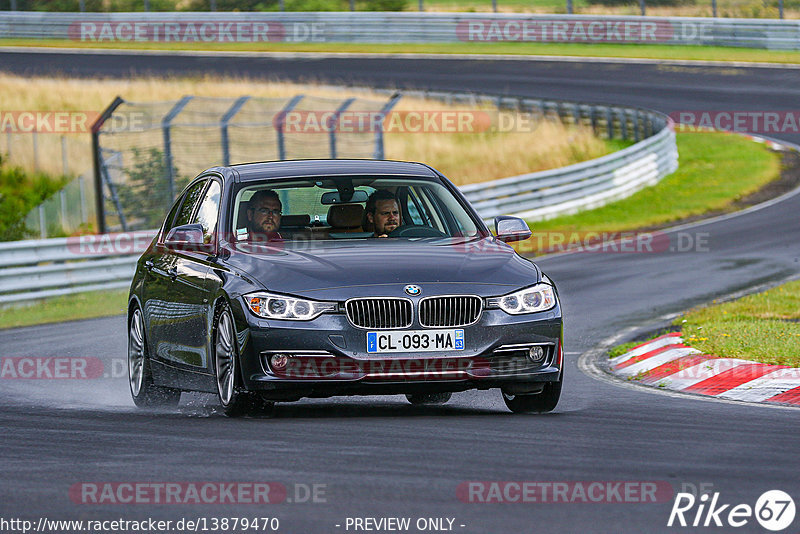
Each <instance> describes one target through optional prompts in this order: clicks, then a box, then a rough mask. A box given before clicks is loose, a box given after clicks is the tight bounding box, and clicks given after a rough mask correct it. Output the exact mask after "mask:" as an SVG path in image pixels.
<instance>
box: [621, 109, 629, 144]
mask: <svg viewBox="0 0 800 534" xmlns="http://www.w3.org/2000/svg"><path fill="white" fill-rule="evenodd" d="M619 127H620V130H621V132H622V139H623V140H625V141H627V140H628V113H627V111H625V110H624V109H621V110H619Z"/></svg>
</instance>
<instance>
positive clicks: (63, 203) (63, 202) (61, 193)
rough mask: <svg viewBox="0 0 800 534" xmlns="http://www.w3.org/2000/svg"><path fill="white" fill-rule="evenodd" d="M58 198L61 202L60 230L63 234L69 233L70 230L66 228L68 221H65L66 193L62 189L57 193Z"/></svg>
mask: <svg viewBox="0 0 800 534" xmlns="http://www.w3.org/2000/svg"><path fill="white" fill-rule="evenodd" d="M58 196H59V197H60V199H59V200H61V230H62V231H63V232H65V233H69V232H70V230H69V228H67V227H68V226H69V225H68V221H67V192H66V191H64V189H61V191H59V192H58Z"/></svg>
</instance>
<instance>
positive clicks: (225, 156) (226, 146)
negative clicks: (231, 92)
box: [220, 96, 250, 167]
mask: <svg viewBox="0 0 800 534" xmlns="http://www.w3.org/2000/svg"><path fill="white" fill-rule="evenodd" d="M248 100H250V97H249V96H242V97H239V98H237V99H236V101H235V102H234V103H233V105H232V106H231V107H230V108H229V109H228V111H226V112H225V115H223V116H222V121H221V122H220V125H221V127H222V132H221V137H222V164H223V165H225V166H226V167H227V166H228V165H230V164H231V149H230V143H229V141H228V124H229V123H230V121H231V119H232V118H233V116H234V115H236V114H237V113H239V110H240V109H242V106H244V105H245V103H246V102H247V101H248Z"/></svg>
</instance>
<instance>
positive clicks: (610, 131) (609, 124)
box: [606, 108, 614, 139]
mask: <svg viewBox="0 0 800 534" xmlns="http://www.w3.org/2000/svg"><path fill="white" fill-rule="evenodd" d="M606 134H607V135H608V138H609V139H614V115H613V114H612V113H611V108H606Z"/></svg>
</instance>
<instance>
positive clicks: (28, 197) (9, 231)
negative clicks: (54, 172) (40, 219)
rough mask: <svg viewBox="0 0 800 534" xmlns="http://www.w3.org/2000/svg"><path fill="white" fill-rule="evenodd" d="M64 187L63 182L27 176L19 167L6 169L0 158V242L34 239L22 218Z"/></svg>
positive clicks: (44, 176)
mask: <svg viewBox="0 0 800 534" xmlns="http://www.w3.org/2000/svg"><path fill="white" fill-rule="evenodd" d="M64 185H65V180H64V179H60V180H58V179H53V178H51V177H49V176H47V175H45V174H34V175H29V174H26V173H25V171H23V170H22V169H21V168H19V167H9V166H8V164H7V162H6V161H5V160H4V159H3V157H2V156H0V241H16V240H19V239H28V238H32V237H36V236H35V235H33V232H32V231H31V230H30V229H29V228H27V227H26V226H25V215H27V214H28V212H29V211H30V210H32V209H33V208H35V207H36V206H38V205H39V204H41V203H42V202H43V201H44V200H45V199H47V197H49V196H50V195H52V194H54V193H56V192H57V191H58V190H59V189H61V188H62V187H63V186H64Z"/></svg>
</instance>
